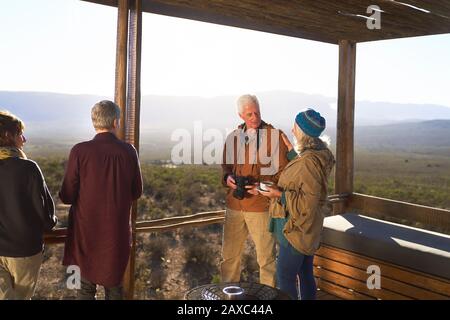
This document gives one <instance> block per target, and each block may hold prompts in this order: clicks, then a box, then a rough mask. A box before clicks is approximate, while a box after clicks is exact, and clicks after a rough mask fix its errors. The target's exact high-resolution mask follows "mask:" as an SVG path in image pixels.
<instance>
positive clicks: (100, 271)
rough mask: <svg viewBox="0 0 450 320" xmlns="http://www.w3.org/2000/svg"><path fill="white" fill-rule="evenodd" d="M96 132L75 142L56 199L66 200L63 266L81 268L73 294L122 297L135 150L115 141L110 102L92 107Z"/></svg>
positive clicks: (136, 187)
mask: <svg viewBox="0 0 450 320" xmlns="http://www.w3.org/2000/svg"><path fill="white" fill-rule="evenodd" d="M91 117H92V123H93V125H94V128H95V130H96V132H97V135H96V136H95V137H94V139H93V140H91V141H86V142H82V143H79V144H77V145H75V146H74V147H73V148H72V150H71V152H70V156H69V161H68V164H67V169H66V173H65V177H64V181H63V184H62V187H61V191H60V193H59V197H60V198H61V200H62V201H63V202H64V203H66V204H71V205H72V206H71V207H70V211H69V227H68V237H67V241H66V246H65V251H64V261H63V264H64V265H66V266H69V265H76V266H78V267H79V268H80V271H81V291H80V292H79V295H78V298H80V299H95V293H96V285H97V284H98V285H102V286H104V287H105V293H106V299H121V298H122V290H121V283H122V278H123V275H124V272H125V268H126V266H127V262H128V258H129V255H130V246H131V224H130V208H131V204H132V202H133V201H134V200H136V199H138V198H139V197H140V196H141V194H142V177H141V171H140V166H139V160H138V155H137V152H136V149H135V148H134V147H133V146H132V145H131V144H128V143H125V142H123V141H121V140H119V139H118V138H117V137H116V135H115V131H116V129H117V128H118V124H119V117H120V110H119V107H118V106H117V105H116V104H115V103H113V102H111V101H106V100H105V101H100V102H99V103H97V104H96V105H94V107H93V108H92V112H91Z"/></svg>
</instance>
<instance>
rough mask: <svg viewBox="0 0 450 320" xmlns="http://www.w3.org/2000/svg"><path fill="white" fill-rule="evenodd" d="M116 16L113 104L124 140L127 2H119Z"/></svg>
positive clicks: (121, 136)
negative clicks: (116, 107) (118, 115)
mask: <svg viewBox="0 0 450 320" xmlns="http://www.w3.org/2000/svg"><path fill="white" fill-rule="evenodd" d="M117 11H118V14H117V45H116V77H115V90H114V102H115V103H116V104H117V105H118V106H119V107H120V128H119V132H118V136H119V139H121V140H125V130H126V129H125V125H126V123H125V117H126V97H127V46H128V0H119V2H118V10H117Z"/></svg>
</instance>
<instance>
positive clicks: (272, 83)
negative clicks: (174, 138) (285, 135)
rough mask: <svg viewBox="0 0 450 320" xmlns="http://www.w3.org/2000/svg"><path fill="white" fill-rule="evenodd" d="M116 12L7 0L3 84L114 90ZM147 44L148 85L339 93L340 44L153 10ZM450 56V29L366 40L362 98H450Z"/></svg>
mask: <svg viewBox="0 0 450 320" xmlns="http://www.w3.org/2000/svg"><path fill="white" fill-rule="evenodd" d="M116 20H117V9H115V8H111V7H107V6H101V5H96V4H92V3H86V2H83V1H78V0H39V1H37V0H21V1H4V0H2V1H0V90H1V91H45V92H59V93H69V94H95V95H102V96H107V97H111V96H112V95H113V93H114V71H115V48H116V29H117V26H116ZM381 22H382V21H381ZM381 26H382V25H381ZM142 46H143V47H142V84H141V85H142V88H141V91H142V94H144V95H149V94H153V95H176V96H203V97H212V96H219V95H240V94H242V93H256V92H261V91H269V90H288V91H295V92H303V93H309V94H321V95H325V96H329V97H336V96H337V79H338V77H337V76H338V47H337V46H336V45H332V44H324V43H320V42H316V41H309V40H303V39H297V38H292V37H286V36H280V35H274V34H269V33H263V32H257V31H251V30H244V29H239V28H232V27H225V26H219V25H214V24H209V23H202V22H197V21H190V20H185V19H178V18H171V17H165V16H160V15H154V14H148V13H144V15H143V41H142ZM449 57H450V35H438V36H427V37H416V38H407V39H396V40H387V41H376V42H370V43H360V44H358V45H357V65H356V99H357V100H359V101H361V100H366V101H388V102H397V103H427V104H428V103H430V104H439V105H445V106H448V107H450V90H449V80H450V59H449Z"/></svg>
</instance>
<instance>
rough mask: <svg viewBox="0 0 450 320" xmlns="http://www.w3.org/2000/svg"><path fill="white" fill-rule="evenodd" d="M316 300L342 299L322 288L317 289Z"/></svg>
mask: <svg viewBox="0 0 450 320" xmlns="http://www.w3.org/2000/svg"><path fill="white" fill-rule="evenodd" d="M317 300H342V299H341V298H339V297H336V296H333V295H332V294H330V293H328V292H325V291H323V290H320V289H318V290H317Z"/></svg>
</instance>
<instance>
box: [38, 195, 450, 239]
mask: <svg viewBox="0 0 450 320" xmlns="http://www.w3.org/2000/svg"><path fill="white" fill-rule="evenodd" d="M328 201H329V202H330V203H332V204H333V205H334V204H337V203H339V204H340V203H344V204H345V212H349V211H357V212H361V213H362V214H364V215H367V216H371V217H374V218H378V219H383V218H388V217H390V218H393V219H396V220H398V221H399V222H401V221H409V222H412V223H414V222H417V223H421V224H423V225H425V226H426V227H435V228H439V229H441V230H444V231H446V233H448V232H449V230H450V210H445V209H438V208H432V207H426V206H420V205H416V204H412V203H407V202H401V201H395V200H389V199H384V198H378V197H373V196H368V195H364V194H359V193H353V194H341V195H330V196H329V197H328ZM224 219H225V210H218V211H209V212H201V213H197V214H193V215H188V216H177V217H171V218H164V219H158V220H149V221H138V222H136V233H146V232H164V231H170V230H175V229H178V228H186V227H202V226H206V225H210V224H216V223H223V222H224ZM66 236H67V229H66V228H59V229H56V230H53V231H52V232H50V233H48V234H46V235H45V243H47V244H54V243H63V242H64V241H65V238H66Z"/></svg>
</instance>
